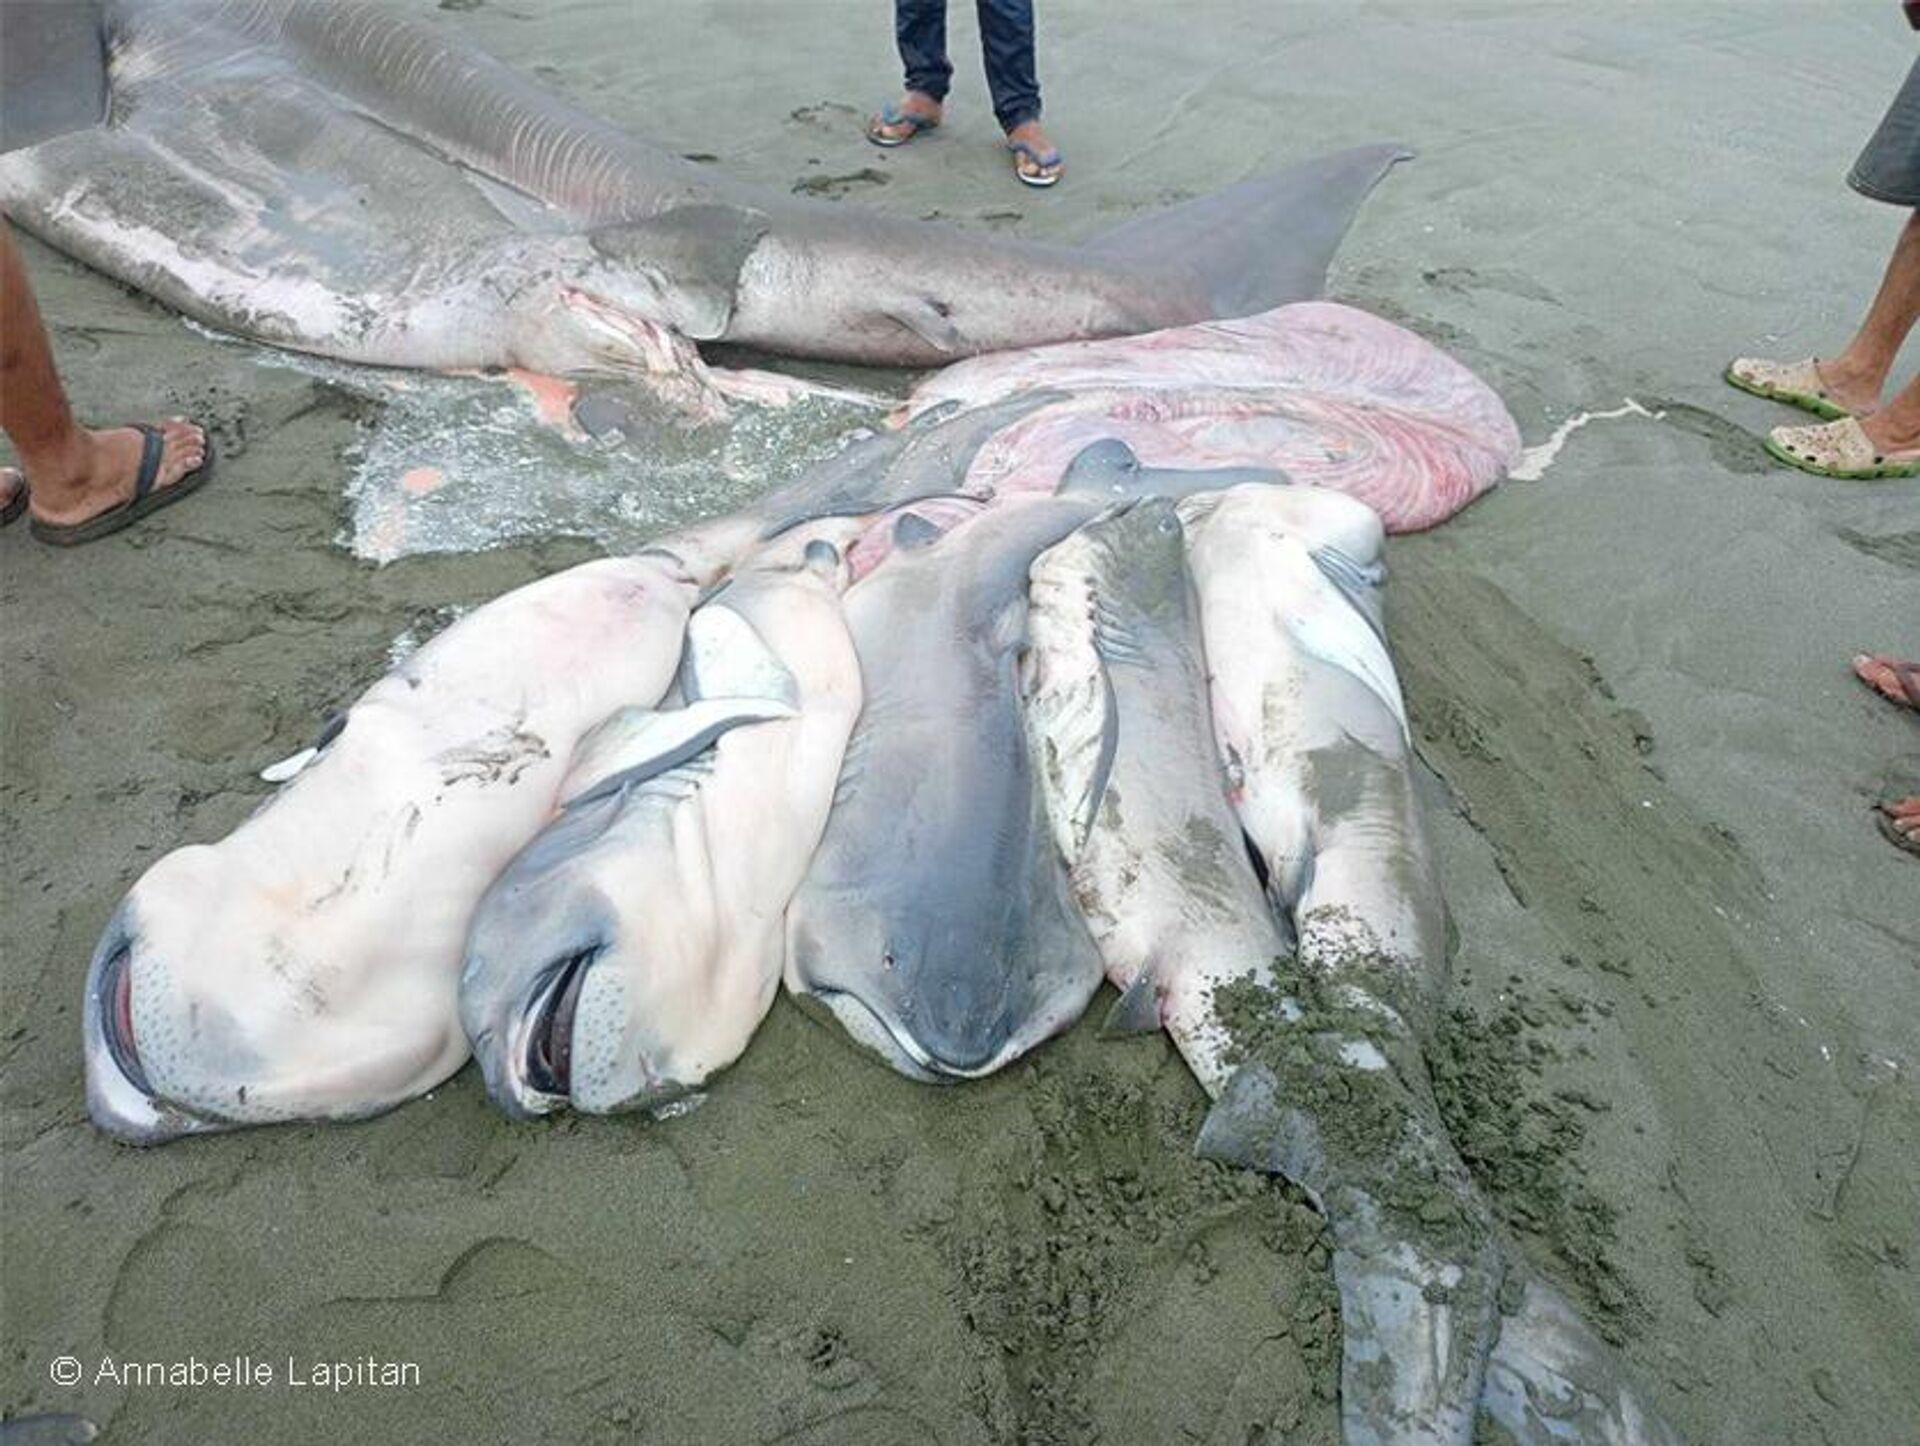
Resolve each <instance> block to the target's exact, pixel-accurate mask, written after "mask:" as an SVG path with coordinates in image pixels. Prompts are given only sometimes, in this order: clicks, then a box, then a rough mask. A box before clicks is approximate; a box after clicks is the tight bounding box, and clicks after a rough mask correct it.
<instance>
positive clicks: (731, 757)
mask: <svg viewBox="0 0 1920 1446" xmlns="http://www.w3.org/2000/svg"><path fill="white" fill-rule="evenodd" d="M855 526H856V524H852V523H848V524H841V525H840V526H839V527H838V528H837V529H833V530H834V532H835V534H836V538H837V540H838V541H840V542H842V543H844V541H845V540H846V537H847V536H848V535H850V534H851V533H852V532H853V530H854V527H855ZM847 572H848V569H847V565H846V562H845V560H844V558H843V556H842V553H841V549H840V547H838V546H836V545H835V541H834V540H829V538H828V537H827V536H823V535H818V534H814V535H800V534H794V535H792V536H789V537H787V538H784V539H782V541H781V543H780V544H776V545H775V546H773V547H770V548H767V549H765V550H763V551H762V552H761V553H759V554H757V555H756V556H754V557H753V558H752V559H750V560H749V561H748V562H747V563H746V564H745V565H744V566H743V567H742V568H741V569H740V570H739V571H737V572H736V573H735V574H734V575H733V577H732V578H731V579H730V580H729V581H728V582H727V583H726V584H725V585H724V586H723V587H722V588H721V589H720V590H719V591H718V592H717V593H716V594H715V595H714V596H713V597H711V598H710V599H709V600H708V601H707V602H706V604H705V605H704V606H702V607H701V608H700V609H699V610H698V611H697V612H695V613H694V615H693V618H692V620H691V621H690V623H689V624H688V628H687V652H686V658H685V661H684V662H683V665H682V668H681V681H680V687H681V691H682V693H683V694H684V695H685V698H684V702H683V703H682V705H681V706H679V707H676V708H665V709H631V710H625V711H623V712H622V713H619V714H616V715H615V716H614V717H613V718H611V719H609V720H608V721H607V723H605V724H603V725H602V726H601V727H600V728H599V729H596V730H595V732H594V733H593V734H591V735H589V736H588V738H587V739H586V740H584V741H583V743H582V745H581V747H580V749H579V750H578V752H577V753H576V755H575V758H574V761H573V765H572V768H571V769H570V771H569V774H568V778H567V781H566V783H565V784H564V785H563V786H562V789H561V793H562V796H563V797H564V798H565V799H566V800H567V802H566V804H565V806H564V808H563V810H562V811H561V813H560V815H559V817H558V818H556V819H555V820H554V822H553V823H552V824H550V825H549V826H548V827H547V828H546V829H545V830H544V831H543V832H542V833H541V834H540V836H539V837H538V838H537V839H535V840H534V842H533V843H531V844H529V845H528V846H527V848H526V849H525V850H524V851H523V852H521V854H520V855H519V856H518V857H517V858H515V859H514V861H513V862H512V863H511V864H510V865H508V867H507V869H506V870H505V872H504V873H502V875H501V876H500V878H499V879H498V880H496V881H495V882H494V884H493V886H492V887H491V888H490V889H489V890H488V891H487V894H486V897H485V898H484V899H482V900H481V902H480V907H479V909H478V911H477V913H476V915H475V917H474V922H473V927H472V929H471V931H470V933H469V936H468V941H467V955H466V965H465V968H464V970H463V973H462V977H461V984H460V1009H461V1016H462V1018H463V1020H464V1021H465V1024H466V1028H467V1032H468V1035H469V1037H470V1038H471V1039H472V1041H473V1049H474V1055H475V1057H476V1058H477V1059H478V1060H479V1062H480V1066H481V1069H482V1071H483V1073H484V1074H485V1076H486V1080H487V1089H488V1092H489V1093H490V1094H492V1096H493V1098H494V1100H495V1101H496V1102H497V1103H498V1104H499V1105H500V1106H501V1107H502V1108H503V1109H505V1110H507V1111H508V1112H509V1113H510V1114H515V1115H523V1116H524V1115H530V1114H544V1113H547V1112H549V1111H552V1110H555V1109H560V1108H564V1107H568V1106H571V1107H572V1108H574V1109H578V1110H585V1111H590V1112H594V1113H606V1112H608V1111H612V1110H619V1109H639V1108H658V1107H660V1106H662V1105H665V1104H668V1103H671V1102H672V1101H673V1100H675V1099H676V1098H679V1097H681V1096H683V1095H685V1094H687V1093H688V1092H690V1091H692V1090H695V1089H697V1088H699V1087H700V1086H701V1085H702V1084H704V1083H705V1082H706V1080H707V1079H708V1078H709V1077H710V1076H711V1075H712V1074H714V1073H715V1072H716V1071H718V1070H720V1069H722V1068H724V1067H725V1066H726V1065H728V1064H731V1063H732V1062H733V1061H734V1060H735V1059H736V1058H738V1056H739V1054H740V1052H741V1051H742V1050H743V1049H745V1048H746V1045H747V1041H748V1040H749V1039H750V1038H751V1037H752V1035H753V1032H754V1030H755V1029H756V1028H757V1027H758V1026H759V1023H760V1021H761V1019H762V1018H763V1017H764V1016H765V1015H766V1012H767V1009H768V1007H769V1006H770V1005H771V1004H772V1003H773V996H774V994H775V992H776V991H777V990H778V988H779V985H780V970H781V964H782V962H783V960H784V957H785V944H786V940H785V933H784V929H783V918H784V915H785V912H786V906H787V902H788V900H789V899H790V898H792V896H793V892H794V890H795V889H796V888H798V887H799V885H800V881H801V879H802V877H803V876H804V875H805V873H806V869H807V864H808V861H809V860H810V859H811V858H812V857H813V851H814V848H815V846H816V845H817V844H818V843H819V841H820V834H821V831H822V830H823V829H824V828H825V827H826V822H827V810H828V808H829V807H830V806H831V804H832V800H833V793H834V784H835V782H836V780H837V779H838V777H839V773H840V758H841V752H842V750H843V749H844V748H845V746H846V741H847V735H848V733H849V732H850V731H851V730H852V727H853V720H854V718H855V716H856V715H857V714H858V713H859V711H860V665H859V661H858V660H857V659H856V658H855V656H854V652H853V641H852V639H851V637H849V635H848V632H847V625H846V622H845V619H844V617H843V615H842V612H841V596H840V595H841V592H842V591H843V589H844V588H845V585H846V579H847Z"/></svg>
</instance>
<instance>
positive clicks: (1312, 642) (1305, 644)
mask: <svg viewBox="0 0 1920 1446" xmlns="http://www.w3.org/2000/svg"><path fill="white" fill-rule="evenodd" d="M1340 603H1341V605H1340V606H1339V607H1337V608H1326V609H1322V610H1319V611H1318V612H1316V613H1315V614H1313V615H1312V616H1298V615H1296V616H1293V617H1289V618H1288V619H1287V631H1288V633H1290V634H1291V635H1292V637H1293V640H1294V642H1296V643H1297V644H1299V646H1300V648H1301V650H1302V651H1303V652H1306V653H1310V654H1311V655H1312V656H1314V657H1316V658H1318V659H1319V660H1320V661H1321V662H1323V663H1326V664H1328V665H1329V666H1331V667H1335V668H1338V669H1340V670H1341V671H1342V672H1344V673H1347V674H1348V675H1349V676H1351V677H1353V678H1354V679H1356V680H1358V681H1359V682H1360V683H1362V684H1364V685H1365V687H1366V688H1367V690H1368V691H1369V692H1371V693H1372V694H1373V695H1374V696H1375V697H1376V698H1378V699H1379V700H1380V701H1381V702H1382V703H1383V704H1385V705H1386V708H1387V711H1388V712H1390V713H1392V714H1393V716H1394V718H1395V719H1396V720H1397V721H1398V722H1399V724H1400V731H1401V733H1402V734H1403V735H1404V734H1405V733H1406V731H1407V704H1406V700H1405V698H1403V697H1402V696H1401V693H1400V675H1399V674H1398V673H1397V672H1395V671H1394V666H1393V656H1392V654H1390V653H1388V651H1387V645H1386V644H1385V643H1384V642H1382V641H1381V640H1380V635H1379V634H1378V633H1376V632H1375V631H1374V629H1373V624H1372V622H1371V620H1370V619H1369V618H1368V617H1367V616H1366V614H1365V613H1363V612H1362V611H1361V610H1360V609H1358V608H1356V607H1353V606H1351V605H1350V604H1348V602H1347V599H1346V594H1345V593H1341V594H1340Z"/></svg>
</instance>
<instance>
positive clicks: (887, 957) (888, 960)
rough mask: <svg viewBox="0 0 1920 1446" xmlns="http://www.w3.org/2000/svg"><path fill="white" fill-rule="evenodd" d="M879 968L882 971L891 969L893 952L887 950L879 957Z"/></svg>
mask: <svg viewBox="0 0 1920 1446" xmlns="http://www.w3.org/2000/svg"><path fill="white" fill-rule="evenodd" d="M880 967H881V968H882V969H891V968H893V950H891V949H888V950H886V951H885V952H884V953H882V954H881V955H880Z"/></svg>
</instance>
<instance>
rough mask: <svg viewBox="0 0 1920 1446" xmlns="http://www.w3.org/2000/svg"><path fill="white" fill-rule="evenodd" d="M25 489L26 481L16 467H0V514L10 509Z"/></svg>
mask: <svg viewBox="0 0 1920 1446" xmlns="http://www.w3.org/2000/svg"><path fill="white" fill-rule="evenodd" d="M26 488H27V479H26V477H25V476H24V475H22V473H21V471H20V469H19V468H18V467H0V513H4V512H6V511H7V510H8V509H9V508H10V507H12V506H13V504H14V503H15V502H16V501H17V500H18V499H19V497H20V494H21V493H22V492H24V491H26ZM16 515H17V514H16ZM9 520H11V519H9Z"/></svg>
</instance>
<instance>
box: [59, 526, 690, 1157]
mask: <svg viewBox="0 0 1920 1446" xmlns="http://www.w3.org/2000/svg"><path fill="white" fill-rule="evenodd" d="M694 595H695V589H694V588H693V586H692V585H691V584H690V583H689V582H688V580H687V579H686V578H685V577H684V576H683V575H682V574H680V573H679V572H678V571H677V569H676V568H675V567H674V566H673V565H672V563H671V560H670V559H666V558H664V557H662V556H660V555H657V554H654V555H647V556H642V557H637V558H624V559H617V560H606V561H600V562H591V563H586V564H583V565H582V566H579V567H576V568H572V569H570V570H568V571H566V572H562V573H557V574H555V575H554V576H552V577H547V578H542V579H541V580H539V581H538V582H534V583H530V584H528V585H527V586H525V587H522V588H518V589H516V590H515V591H513V592H510V593H507V594H506V595H505V596H503V597H500V598H498V599H496V600H494V601H493V602H490V603H488V604H486V605H485V606H484V607H481V608H478V609H476V610H475V611H474V612H472V613H470V614H468V615H467V616H466V617H464V618H462V619H460V620H459V621H458V622H456V623H454V624H453V626H452V627H450V628H448V629H447V630H446V631H445V632H444V633H442V634H440V635H439V636H438V637H436V638H433V639H432V640H431V641H429V642H428V643H426V644H425V645H424V646H423V647H421V648H420V650H419V651H418V652H416V653H414V654H413V655H412V656H411V657H409V658H408V659H407V660H406V661H405V662H403V663H402V664H401V665H400V666H399V667H398V668H397V669H396V670H395V671H394V672H392V673H390V674H389V675H388V676H387V677H385V678H383V679H382V680H381V681H380V682H378V683H376V684H375V685H374V686H373V687H372V688H370V689H368V691H367V692H366V693H365V694H364V695H363V696H362V697H361V698H360V699H359V701H358V702H356V703H355V704H354V705H353V706H352V707H351V708H350V709H348V710H347V712H346V713H345V714H344V715H343V716H342V717H340V718H338V719H336V720H335V721H334V722H333V723H332V724H330V725H329V726H328V727H327V728H326V729H325V730H324V731H323V733H322V736H321V741H320V743H319V745H317V748H316V749H315V750H310V751H309V752H308V753H307V754H306V755H303V757H302V759H301V760H300V762H301V763H303V764H304V766H301V767H299V769H298V771H297V772H296V773H295V774H294V775H293V777H292V779H291V781H290V782H288V783H286V784H284V785H283V786H282V787H281V788H280V790H279V791H278V792H277V793H275V794H274V795H273V796H272V797H270V798H269V799H268V800H267V802H266V803H265V804H263V805H262V806H261V807H260V809H259V810H257V811H256V812H255V813H254V814H253V815H252V816H251V817H250V818H248V819H247V820H246V821H245V822H243V823H242V824H241V825H240V826H239V827H238V828H236V829H235V830H234V831H233V832H232V833H230V834H229V835H227V837H226V838H224V839H222V840H221V841H220V842H218V843H215V844H196V845H191V846H189V847H186V848H180V849H176V850H174V851H173V852H172V853H170V854H168V855H166V856H165V857H164V858H162V859H160V860H159V861H158V862H157V863H155V864H154V865H153V866H152V867H151V868H150V869H148V870H147V871H146V873H145V874H143V875H142V876H141V878H140V880H139V881H138V882H137V883H136V884H135V885H134V886H133V888H132V889H131V890H129V891H128V893H127V896H126V898H125V899H124V900H123V901H122V902H121V904H120V906H119V908H117V909H116V910H115V911H114V913H113V916H112V918H111V919H109V921H108V922H107V926H106V930H105V932H104V934H103V935H102V937H101V939H100V943H99V946H98V948H97V949H96V950H95V951H94V955H93V962H92V965H91V967H90V969H89V971H88V974H87V990H86V1002H85V1010H84V1016H83V1026H84V1033H85V1043H86V1072H87V1103H88V1108H89V1109H90V1111H91V1113H92V1115H93V1119H94V1122H95V1123H96V1124H98V1125H99V1126H100V1127H101V1128H102V1129H104V1130H106V1131H108V1132H109V1133H111V1134H115V1135H118V1136H121V1137H122V1138H125V1139H128V1140H132V1141H135V1142H138V1143H143V1144H145V1143H154V1142H158V1141H162V1140H167V1139H171V1138H173V1137H175V1136H177V1135H182V1134H191V1133H198V1132H202V1131H206V1130H214V1129H222V1128H230V1127H232V1126H235V1125H242V1124H260V1123H269V1122H273V1121H281V1120H295V1119H341V1118H353V1117H356V1116H361V1115H367V1114H371V1113H374V1112H376V1111H378V1110H382V1109H385V1108H387V1107H389V1106H391V1105H395V1104H398V1103H399V1102H400V1101H402V1100H405V1099H408V1098H411V1097H412V1096H414V1095H417V1094H422V1093H424V1092H425V1091H426V1090H428V1089H430V1088H432V1087H433V1086H434V1085H435V1084H438V1083H439V1082H440V1081H441V1080H442V1079H444V1078H446V1077H447V1076H448V1075H450V1074H452V1073H453V1071H454V1070H456V1069H458V1068H459V1067H460V1065H461V1063H462V1062H463V1061H464V1060H465V1059H466V1057H467V1040H466V1036H465V1035H464V1034H463V1033H462V1032H461V1028H460V1017H459V1014H458V1011H457V1007H456V1003H457V1001H456V986H457V983H458V980H459V975H460V961H461V949H462V945H463V942H464V940H465V938H466V933H467V924H468V920H469V919H470V918H471V917H472V914H473V910H474V907H475V905H476V904H477V903H478V902H479V900H480V896H481V894H482V892H483V891H484V890H485V889H486V887H487V885H488V884H489V883H490V882H491V881H492V879H493V877H494V875H495V874H497V873H498V872H499V871H500V869H501V868H502V867H503V866H504V865H505V864H506V863H507V861H508V860H509V859H511V858H512V857H513V855H514V854H515V853H516V852H517V851H518V850H519V849H520V848H521V847H522V846H523V845H524V844H526V843H527V841H528V840H529V839H531V838H532V837H533V836H534V834H535V833H536V832H537V831H538V830H539V828H540V827H541V825H542V824H544V823H545V822H546V820H547V819H548V818H549V817H550V816H551V814H552V812H553V808H554V804H555V795H556V792H557V790H558V788H559V786H560V783H561V778H562V775H563V773H564V772H565V770H566V767H567V760H568V758H569V757H570V755H571V754H572V752H573V749H574V744H575V742H576V740H578V739H579V738H580V736H581V735H583V734H584V733H585V732H586V731H587V730H588V729H589V728H591V727H592V726H593V725H594V724H595V723H597V722H598V721H599V720H600V719H602V718H604V717H606V716H607V715H608V714H609V713H612V712H614V711H616V710H617V709H620V708H623V707H628V706H635V705H640V706H646V705H651V704H653V703H657V702H658V700H659V699H660V698H661V696H662V695H663V694H664V693H665V692H666V690H667V688H668V687H669V686H670V684H671V683H672V681H673V676H674V670H675V667H676V665H677V664H678V661H679V658H680V651H681V634H682V631H683V629H684V627H685V624H686V619H687V611H688V608H689V606H690V605H691V603H692V601H693V598H694Z"/></svg>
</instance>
